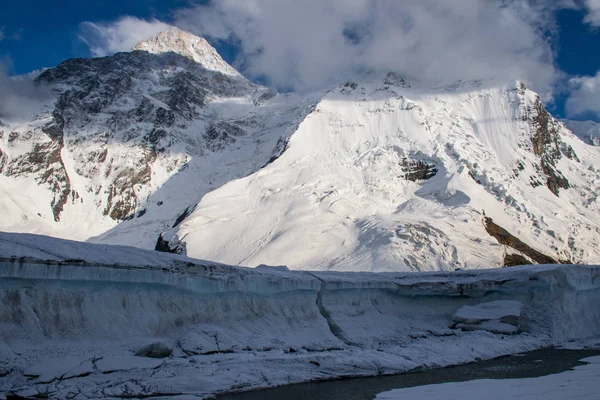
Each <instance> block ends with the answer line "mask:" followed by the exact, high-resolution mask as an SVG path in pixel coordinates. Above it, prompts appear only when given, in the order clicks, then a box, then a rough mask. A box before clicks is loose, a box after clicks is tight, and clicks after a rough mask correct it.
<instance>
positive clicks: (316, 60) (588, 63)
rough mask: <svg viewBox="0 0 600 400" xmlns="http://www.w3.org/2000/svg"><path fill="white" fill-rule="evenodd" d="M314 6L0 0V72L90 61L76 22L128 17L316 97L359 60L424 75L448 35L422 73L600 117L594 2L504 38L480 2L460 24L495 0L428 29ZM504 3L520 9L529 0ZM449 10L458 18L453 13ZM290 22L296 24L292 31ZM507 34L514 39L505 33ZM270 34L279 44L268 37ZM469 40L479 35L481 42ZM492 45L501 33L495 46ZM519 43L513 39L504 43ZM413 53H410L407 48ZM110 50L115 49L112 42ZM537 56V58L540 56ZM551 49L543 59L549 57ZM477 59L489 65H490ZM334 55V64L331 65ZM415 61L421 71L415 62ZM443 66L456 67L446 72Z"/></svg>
mask: <svg viewBox="0 0 600 400" xmlns="http://www.w3.org/2000/svg"><path fill="white" fill-rule="evenodd" d="M315 1H320V3H314V5H315V6H313V7H312V8H319V7H318V6H316V5H317V4H322V3H328V2H330V1H322V0H305V2H304V3H305V7H303V8H296V7H297V3H298V2H292V1H291V0H289V1H288V0H285V1H281V0H279V1H278V0H248V1H247V2H240V1H236V0H222V1H221V0H213V2H214V3H218V4H216V5H206V3H208V1H195V2H194V1H191V0H96V1H94V0H86V1H82V0H56V1H51V2H48V1H47V0H45V1H42V0H18V1H3V2H1V3H0V31H1V32H2V33H0V38H1V40H0V61H1V62H2V63H3V64H4V65H5V66H6V67H7V69H8V73H9V74H13V75H14V74H24V73H27V72H30V71H32V70H36V69H39V68H43V67H52V66H55V65H57V64H58V63H60V62H61V61H63V60H65V59H67V58H71V57H90V56H92V55H93V53H92V51H90V48H89V46H88V45H89V43H88V44H86V43H85V42H84V41H82V40H81V39H80V34H82V23H84V22H85V21H87V22H92V23H95V24H98V25H97V26H98V27H99V28H100V29H105V28H106V29H108V28H109V27H110V26H111V24H114V23H115V21H118V20H119V19H120V18H123V17H124V16H131V17H136V18H137V19H139V20H147V21H154V20H159V21H162V22H165V23H167V24H174V25H177V26H180V27H182V28H183V29H187V30H191V31H193V32H194V33H197V34H202V35H204V36H205V37H207V38H209V40H210V41H211V42H212V43H213V45H215V47H217V50H219V52H220V53H221V54H222V55H223V56H224V58H225V59H226V60H227V61H229V62H231V63H235V64H236V66H237V67H239V68H240V69H242V72H243V73H245V74H246V75H247V76H249V77H250V78H251V79H255V80H261V82H262V81H266V82H270V83H271V84H273V85H274V86H277V87H279V88H282V87H291V88H296V89H302V88H308V89H314V88H319V85H324V84H325V83H327V82H329V81H335V80H336V79H343V76H344V74H347V73H349V70H347V69H344V68H345V67H344V68H342V67H341V65H345V64H348V62H347V61H348V60H352V62H354V60H355V59H357V58H360V57H362V56H363V55H364V57H368V60H367V61H365V60H362V61H363V63H362V64H359V63H357V64H356V65H354V68H355V69H360V68H365V67H367V68H372V67H373V66H376V67H379V66H381V67H389V68H398V69H400V70H406V71H408V72H409V75H410V72H411V71H421V70H423V69H424V68H423V66H426V67H427V68H430V67H431V66H432V64H433V63H431V62H429V59H430V58H432V57H435V58H437V57H439V54H440V51H439V50H437V53H436V52H435V48H436V46H438V47H440V49H444V50H445V48H446V49H447V48H448V44H447V43H445V42H443V41H440V39H439V36H441V35H444V36H448V37H452V36H453V35H456V37H457V38H458V40H457V41H456V42H457V43H460V46H459V47H465V50H464V51H465V53H464V54H461V53H460V52H457V54H456V56H455V57H452V56H450V55H449V56H446V55H444V56H442V58H441V59H440V60H436V61H437V62H436V64H440V68H439V69H435V68H433V67H431V68H433V69H432V70H431V71H430V72H431V74H433V75H435V74H440V71H442V73H448V74H449V77H452V78H454V77H457V78H462V75H461V73H462V72H463V71H465V70H469V72H468V73H469V74H471V75H473V77H475V76H476V75H477V74H481V73H482V71H484V73H487V72H488V71H489V73H490V74H492V75H497V74H500V75H501V74H503V73H506V74H507V76H511V77H512V78H513V79H524V80H527V77H529V80H530V81H532V82H533V84H534V86H535V89H537V90H538V91H544V90H547V91H551V92H552V94H553V96H554V100H553V101H552V102H551V103H550V104H549V106H550V108H551V109H552V111H553V112H554V113H555V114H557V115H559V116H564V115H565V114H567V113H569V114H570V116H571V117H576V118H580V119H582V118H591V119H599V117H600V105H598V106H594V104H595V102H596V99H598V100H599V101H598V102H600V74H598V75H597V79H595V78H596V74H597V73H598V71H600V23H598V21H597V20H594V19H593V18H597V15H598V14H596V15H594V14H592V11H594V10H592V9H591V8H590V7H592V6H589V7H588V8H585V7H584V6H585V4H587V3H585V2H593V0H548V1H549V4H551V3H557V2H560V1H564V2H565V3H567V2H573V4H575V5H579V7H577V6H569V7H565V8H563V9H559V10H554V9H553V10H552V12H551V19H548V17H547V16H545V14H542V13H541V12H540V13H538V14H535V15H534V13H532V17H531V18H528V19H527V20H528V21H529V20H533V21H537V22H535V23H532V24H531V25H532V26H527V23H523V22H522V21H520V20H519V21H517V22H518V24H517V23H515V22H514V21H513V20H514V18H518V16H519V13H522V12H523V11H522V9H517V8H515V14H514V15H516V16H517V17H514V16H513V17H511V18H512V19H507V21H509V22H510V23H515V24H516V25H514V26H511V27H510V30H503V29H504V28H503V26H501V25H498V26H494V23H493V22H492V24H490V21H495V19H497V15H496V14H494V13H495V12H496V10H494V11H491V12H490V11H489V10H487V8H486V7H487V6H481V10H480V11H481V12H479V13H478V14H477V15H476V16H474V17H473V18H475V19H474V20H468V19H467V18H470V17H469V16H465V14H466V13H465V12H464V10H463V11H461V10H460V8H461V6H462V5H464V6H465V7H469V8H470V9H472V8H474V7H475V6H477V7H479V4H480V3H481V2H484V1H488V2H490V1H493V0H448V3H452V7H453V8H452V9H451V10H450V14H449V16H448V15H447V14H448V12H449V9H441V10H440V14H441V13H443V14H444V19H440V20H439V21H440V24H436V20H435V18H436V16H435V12H432V16H431V17H423V16H422V14H423V10H416V9H415V10H412V11H414V12H413V13H412V14H411V13H410V12H411V10H409V11H405V10H402V11H398V10H397V9H396V8H395V7H394V6H390V7H389V9H385V6H380V4H383V3H386V2H385V1H382V2H380V4H377V6H373V5H372V4H371V5H368V4H367V3H368V2H369V1H370V0H349V1H348V2H347V3H346V4H344V8H341V9H336V8H335V7H336V6H333V5H332V6H330V7H328V8H324V9H322V10H320V11H318V10H317V11H316V12H315V13H313V14H311V13H308V12H307V11H305V9H307V8H310V7H311V6H312V5H313V2H315ZM402 1H403V0H398V1H396V2H395V3H401V2H402ZM427 1H429V0H427ZM427 1H423V2H421V3H427ZM431 1H433V0H431ZM506 1H508V2H509V3H510V2H511V1H513V2H514V3H518V2H526V1H527V0H505V2H506ZM242 3H245V4H246V5H248V4H253V5H254V8H255V9H259V8H260V7H264V8H263V9H260V11H261V12H260V13H259V14H258V13H256V12H255V10H253V9H250V7H247V6H241V5H240V4H242ZM300 3H303V2H300ZM359 3H364V4H366V5H364V6H363V5H360V4H359ZM414 3H415V2H408V1H407V2H406V4H405V7H404V8H407V7H406V5H407V4H410V6H409V7H412V8H415V7H416V6H414ZM542 3H543V0H542ZM584 3H585V4H584ZM332 4H333V3H332ZM432 4H436V3H432ZM590 4H591V3H590ZM435 7H436V6H433V7H431V6H430V7H429V8H435ZM549 7H555V6H554V5H552V6H549ZM378 8H379V9H382V10H377V9H378ZM488 8H489V7H488ZM556 8H561V7H556ZM455 9H456V10H457V12H456V13H453V11H454V10H455ZM181 10H185V11H181ZM434 11H435V10H434ZM596 11H598V10H596ZM353 13H354V14H353ZM394 13H396V14H394ZM401 13H405V14H401ZM382 15H383V16H382ZM387 15H394V16H395V18H394V19H393V20H392V19H387V18H386V16H387ZM498 15H500V14H498ZM261 18H262V19H261ZM486 18H489V20H486ZM421 20H423V21H425V22H423V24H425V25H427V24H429V26H425V28H424V29H420V28H419V26H418V25H419V23H421V22H420V21H421ZM480 20H481V21H480ZM584 20H585V21H584ZM248 21H250V22H248ZM390 21H392V22H390ZM398 21H400V22H398ZM448 21H449V22H448ZM590 21H591V22H590ZM479 22H481V23H479ZM296 23H298V26H295V24H296ZM465 23H468V24H469V25H470V26H471V29H472V30H473V32H464V31H461V30H460V28H461V27H460V25H461V24H465ZM386 24H388V25H387V26H386ZM394 24H396V25H398V26H394ZM535 24H537V26H534V25H535ZM554 24H555V25H554ZM433 25H440V26H439V28H436V29H438V30H437V31H436V30H435V29H433V28H432V26H433ZM490 25H492V27H491V28H490ZM505 25H506V24H505ZM545 25H551V26H555V27H556V30H555V31H554V35H553V39H552V40H551V45H550V46H549V49H548V51H546V52H544V51H543V50H544V49H543V48H542V47H543V46H538V45H537V42H536V40H537V39H539V38H537V37H536V35H537V34H538V33H537V32H539V31H540V30H543V29H544V28H541V27H542V26H545ZM94 26H96V25H94ZM305 26H308V28H304V27H305ZM379 26H386V29H385V31H384V32H383V33H380V32H378V31H377V29H379V28H378V27H379ZM396 28H397V29H396ZM303 29H306V30H303ZM349 29H350V30H351V31H352V32H353V36H352V37H351V38H348V37H347V35H346V37H345V39H346V42H343V41H344V35H337V32H338V31H339V32H342V31H343V32H348V31H349ZM411 31H414V32H415V35H416V36H415V37H416V38H418V39H415V37H413V38H410V32H411ZM356 32H359V33H356ZM513 32H515V33H514V35H515V36H514V37H513V36H511V35H512V33H513ZM280 33H281V34H280ZM313 34H314V36H313ZM361 34H362V35H363V36H362V37H360V35H361ZM428 34H430V35H431V38H432V39H431V43H430V42H428V41H427V35H428ZM394 35H398V38H400V36H406V37H407V38H410V44H411V46H410V47H407V46H405V47H401V46H400V47H397V52H398V53H397V54H406V55H407V57H406V58H409V57H408V55H409V54H410V58H412V59H414V60H416V61H410V62H397V61H396V60H391V58H390V56H389V55H388V54H386V53H390V52H391V49H392V48H391V47H390V43H391V42H390V41H389V40H388V39H389V38H390V37H393V36H394ZM461 35H468V37H467V40H463V37H461ZM424 36H425V40H424V39H423V37H424ZM471 36H472V37H473V38H471ZM476 36H478V37H477V38H476V39H474V38H475V37H476ZM279 37H280V40H276V39H278V38H279ZM329 37H331V38H332V40H331V41H330V42H331V43H330V44H323V45H321V43H319V42H327V40H321V38H329ZM465 37H466V36H465ZM479 37H483V38H487V39H485V40H487V41H485V40H482V39H480V38H479ZM498 37H505V40H504V41H502V40H500V39H498ZM231 38H235V45H234V46H232V45H231ZM521 38H523V39H522V40H523V43H522V44H521V45H520V46H516V45H514V46H513V44H514V42H519V41H520V40H521ZM92 39H94V38H92ZM340 41H341V42H340ZM307 42H309V43H310V45H307V44H306V43H307ZM396 42H400V43H402V40H398V41H394V46H395V45H396ZM415 42H417V44H415ZM315 43H316V44H315ZM327 46H330V47H327ZM361 46H363V47H362V48H361ZM381 46H387V47H385V48H387V49H390V51H383V52H374V51H372V49H377V48H379V47H381ZM419 46H420V48H421V49H420V50H414V48H415V47H419ZM486 46H487V47H486ZM513 47H514V48H513ZM116 48H117V49H119V47H118V43H117V47H116ZM428 48H432V49H434V52H433V53H431V52H428V51H427V50H426V49H428ZM490 48H492V49H493V48H498V49H502V52H500V51H498V53H495V52H493V51H492V52H490V57H486V54H485V52H486V49H490ZM112 49H113V48H112V47H109V46H108V45H107V50H106V53H107V54H109V53H110V52H111V51H114V50H112ZM340 49H341V50H340ZM354 49H356V51H357V52H356V53H354V51H355V50H354ZM538 49H541V50H540V51H539V52H538ZM123 50H126V48H124V49H123ZM358 51H360V53H359V52H358ZM410 52H412V53H410ZM446 52H447V51H446ZM550 52H551V53H552V56H549V55H548V53H550ZM448 53H451V52H448ZM533 53H535V54H533ZM538 53H539V54H538ZM357 54H360V57H359V56H357ZM444 54H445V53H444ZM471 56H472V57H473V60H468V61H469V62H468V63H467V64H465V65H457V64H460V63H461V62H462V61H463V59H465V58H468V57H471ZM397 58H398V59H401V58H402V57H397ZM486 58H491V59H492V61H493V62H492V63H491V62H490V61H489V60H486ZM335 59H339V62H337V61H336V60H335ZM419 59H421V60H422V63H419ZM306 60H308V61H306ZM453 65H457V67H456V68H455V69H454V68H453V67H452V66H453ZM495 65H497V68H495ZM513 65H516V66H519V68H516V67H515V68H514V71H513ZM471 69H472V70H471ZM515 75H519V76H515ZM520 75H523V76H520ZM466 77H468V76H466ZM578 77H583V78H578ZM596 87H597V88H598V90H597V91H596ZM590 88H591V89H590ZM597 92H598V93H597ZM569 99H571V100H569ZM567 102H569V104H570V105H569V111H567V110H566V108H565V105H566V103H567ZM587 108H590V110H587Z"/></svg>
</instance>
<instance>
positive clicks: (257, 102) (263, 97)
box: [254, 90, 277, 106]
mask: <svg viewBox="0 0 600 400" xmlns="http://www.w3.org/2000/svg"><path fill="white" fill-rule="evenodd" d="M276 95H277V92H276V91H275V90H268V91H267V92H265V93H263V94H262V95H260V97H259V98H258V99H256V100H254V105H255V106H260V105H263V104H265V103H266V102H267V101H269V100H271V99H272V98H273V97H275V96H276Z"/></svg>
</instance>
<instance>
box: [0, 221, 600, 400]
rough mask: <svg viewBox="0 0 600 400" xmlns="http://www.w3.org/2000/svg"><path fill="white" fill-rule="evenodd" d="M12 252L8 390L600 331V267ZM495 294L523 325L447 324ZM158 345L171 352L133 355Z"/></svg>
mask: <svg viewBox="0 0 600 400" xmlns="http://www.w3.org/2000/svg"><path fill="white" fill-rule="evenodd" d="M0 264H1V266H0V338H2V341H1V342H0V359H2V360H5V362H3V363H2V366H0V393H1V394H0V397H2V396H7V395H9V394H17V395H20V396H24V397H26V396H34V395H47V396H49V397H50V398H67V397H70V398H76V399H77V398H81V399H83V398H113V397H127V396H130V397H131V396H137V397H143V396H164V397H177V396H181V397H182V398H183V397H186V396H187V397H188V398H203V397H208V396H211V395H214V394H215V393H222V392H227V391H239V390H250V389H256V388H263V387H270V386H276V385H282V384H289V383H296V382H302V381H308V380H318V379H332V378H336V377H350V376H367V375H378V374H392V373H400V372H405V371H409V370H412V369H415V368H423V367H425V368H432V367H441V366H447V365H452V364H459V363H466V362H470V361H474V360H478V359H485V358H492V357H496V356H500V355H505V354H511V353H515V352H522V351H527V350H533V349H537V348H541V347H545V346H550V345H554V344H564V343H569V342H571V341H576V340H580V339H584V338H593V337H598V336H600V309H599V308H598V307H597V305H598V304H599V302H600V266H580V265H552V266H535V267H515V268H507V269H495V270H479V271H456V272H429V273H366V272H365V273H339V272H302V271H297V272H294V271H287V270H286V269H285V268H281V267H276V268H269V267H266V266H263V267H261V268H260V269H258V270H255V269H249V268H240V267H231V266H227V265H222V264H216V263H212V262H208V261H201V260H194V259H190V258H186V257H182V256H177V255H172V254H163V253H157V252H148V251H144V250H140V249H135V248H130V247H119V246H102V245H94V244H88V243H78V242H70V241H65V240H59V239H54V238H49V237H44V236H36V235H29V234H8V233H0ZM494 301H504V302H519V304H520V305H522V309H521V320H520V330H519V332H518V333H516V334H513V335H503V334H494V333H491V332H487V331H481V330H479V331H467V330H460V329H451V328H449V324H450V321H451V318H452V316H453V315H454V314H455V312H456V311H457V310H459V309H461V308H462V307H464V306H476V305H478V304H482V303H489V302H494ZM504 304H513V305H514V304H515V303H504ZM479 316H481V315H479ZM490 317H494V318H496V317H497V315H491V316H490ZM153 343H160V346H164V347H167V348H169V349H171V353H170V355H169V356H166V357H164V358H146V357H136V356H135V354H136V352H138V351H139V350H140V349H142V348H145V347H147V346H149V345H152V344H153Z"/></svg>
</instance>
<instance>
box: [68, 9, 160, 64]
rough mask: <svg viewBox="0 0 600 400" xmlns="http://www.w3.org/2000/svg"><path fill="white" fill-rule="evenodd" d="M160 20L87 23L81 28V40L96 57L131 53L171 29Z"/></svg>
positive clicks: (130, 18) (122, 19) (82, 24)
mask: <svg viewBox="0 0 600 400" xmlns="http://www.w3.org/2000/svg"><path fill="white" fill-rule="evenodd" d="M169 26H170V25H168V24H166V23H164V22H161V21H158V20H150V21H147V20H144V19H140V18H135V17H129V16H126V17H122V18H120V19H118V20H116V21H113V22H110V23H94V22H89V21H85V22H82V23H81V24H80V26H79V38H80V39H81V40H82V41H83V42H84V43H85V44H86V45H87V46H88V47H89V49H90V52H91V53H92V55H93V56H94V57H104V56H108V55H111V54H114V53H117V52H120V51H131V50H133V48H134V47H135V45H137V44H138V43H139V42H141V41H143V40H147V39H149V38H151V37H152V36H154V35H155V34H157V33H159V32H161V31H164V30H167V29H169Z"/></svg>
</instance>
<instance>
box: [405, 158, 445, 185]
mask: <svg viewBox="0 0 600 400" xmlns="http://www.w3.org/2000/svg"><path fill="white" fill-rule="evenodd" d="M402 166H403V170H404V176H403V178H404V179H407V180H409V181H413V182H416V181H419V180H427V179H430V178H433V177H434V176H435V175H436V174H437V172H438V169H437V168H436V167H435V164H430V163H427V162H425V161H422V160H411V159H408V158H405V159H404V160H402Z"/></svg>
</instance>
